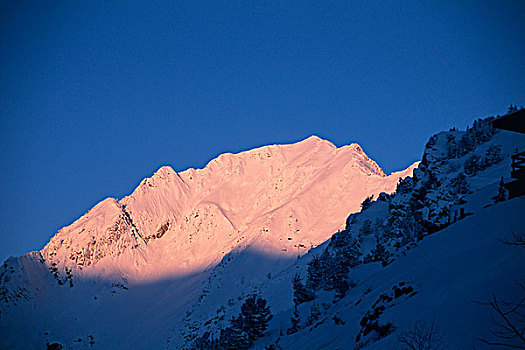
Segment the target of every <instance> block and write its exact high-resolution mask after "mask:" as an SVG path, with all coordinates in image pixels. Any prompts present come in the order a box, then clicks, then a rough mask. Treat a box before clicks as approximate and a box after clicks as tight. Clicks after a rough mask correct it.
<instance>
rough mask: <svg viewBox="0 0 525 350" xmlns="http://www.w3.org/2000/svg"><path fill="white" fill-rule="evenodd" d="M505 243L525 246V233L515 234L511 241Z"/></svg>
mask: <svg viewBox="0 0 525 350" xmlns="http://www.w3.org/2000/svg"><path fill="white" fill-rule="evenodd" d="M502 242H503V243H505V244H507V245H517V246H522V247H524V246H525V232H520V233H514V234H513V235H512V239H511V240H504V241H502Z"/></svg>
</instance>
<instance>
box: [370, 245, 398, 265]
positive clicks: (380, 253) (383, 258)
mask: <svg viewBox="0 0 525 350" xmlns="http://www.w3.org/2000/svg"><path fill="white" fill-rule="evenodd" d="M391 256H392V253H390V252H389V251H388V250H386V248H385V246H384V245H383V244H381V243H379V242H377V244H376V247H375V248H374V249H372V250H371V251H370V253H369V254H368V255H367V256H366V257H365V259H364V262H365V263H369V262H376V261H377V262H382V263H384V264H386V263H387V261H388V259H390V257H391Z"/></svg>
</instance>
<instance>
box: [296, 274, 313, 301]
mask: <svg viewBox="0 0 525 350" xmlns="http://www.w3.org/2000/svg"><path fill="white" fill-rule="evenodd" d="M292 283H293V302H294V303H295V305H296V306H297V305H299V304H302V303H305V302H307V301H310V300H314V299H315V294H314V293H313V291H311V290H309V289H308V288H306V287H305V286H304V284H303V281H302V280H301V276H300V275H299V274H298V273H297V274H295V276H294V278H293V281H292Z"/></svg>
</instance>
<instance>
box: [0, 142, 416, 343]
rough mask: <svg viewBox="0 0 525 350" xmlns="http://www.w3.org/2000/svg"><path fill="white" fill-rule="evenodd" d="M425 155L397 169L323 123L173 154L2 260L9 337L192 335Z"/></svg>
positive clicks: (164, 338)
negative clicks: (320, 132) (307, 131)
mask: <svg viewBox="0 0 525 350" xmlns="http://www.w3.org/2000/svg"><path fill="white" fill-rule="evenodd" d="M416 167H417V163H415V164H414V165H412V166H411V167H409V168H408V169H406V170H403V171H400V172H397V173H393V174H391V175H389V176H386V175H385V174H384V173H383V171H382V170H381V168H380V167H379V166H378V165H377V164H376V163H375V162H374V161H373V160H371V159H370V158H368V157H367V155H366V154H365V153H364V152H363V150H362V149H361V147H360V146H359V145H357V144H351V145H348V146H343V147H340V148H337V147H335V146H334V145H333V144H331V143H330V142H328V141H325V140H322V139H320V138H318V137H315V136H312V137H310V138H308V139H306V140H304V141H301V142H298V143H295V144H291V145H273V146H265V147H261V148H257V149H254V150H250V151H246V152H242V153H239V154H223V155H221V156H219V157H218V158H216V159H214V160H212V161H211V162H210V163H209V164H208V165H207V166H206V167H205V168H204V169H188V170H186V171H184V172H181V173H177V172H175V171H174V170H173V169H172V168H170V167H168V166H164V167H162V168H160V169H159V170H158V171H157V172H156V173H155V174H154V175H153V176H152V177H151V178H147V179H145V180H143V181H142V182H141V183H140V185H139V186H138V187H137V188H136V189H135V190H134V191H133V193H132V194H131V195H129V196H127V197H125V198H123V199H120V200H118V199H114V198H108V199H106V200H104V201H102V202H100V203H99V204H97V205H96V206H95V207H93V208H92V209H91V210H90V211H88V212H87V213H86V214H85V215H83V216H82V217H81V218H79V219H78V220H77V221H75V222H74V223H73V224H71V225H70V226H68V227H65V228H63V229H61V230H59V232H58V233H57V234H56V235H55V236H54V237H53V238H52V239H51V241H50V242H49V243H48V244H47V245H46V246H45V247H44V248H43V249H42V250H41V251H40V252H31V253H28V254H26V255H24V256H22V257H19V258H9V259H8V260H7V261H6V262H5V263H4V265H3V267H2V268H1V270H0V283H1V284H0V333H1V335H2V336H1V337H0V348H1V349H3V348H8V349H16V348H20V349H26V348H41V347H44V346H45V344H46V343H49V344H53V343H55V342H56V343H60V344H64V345H65V346H67V347H71V348H101V349H106V348H113V349H117V348H129V347H134V348H161V347H164V346H179V345H181V346H182V345H188V344H189V343H188V341H187V340H185V338H183V335H187V333H188V332H189V330H188V328H187V325H188V322H184V323H183V322H182V319H183V317H187V316H188V313H190V314H191V311H190V309H194V308H197V307H198V306H201V309H202V307H204V306H203V305H209V307H213V300H217V301H219V300H226V301H228V300H231V299H234V298H237V297H239V293H240V292H239V291H244V290H248V289H253V288H255V286H257V285H259V284H260V283H261V281H265V280H271V278H272V277H271V276H272V275H277V274H279V273H281V271H283V269H285V268H287V267H288V266H289V265H290V264H293V262H294V261H295V260H296V259H297V258H298V257H299V256H302V255H305V254H306V253H307V252H308V251H309V250H311V249H312V248H315V247H316V246H318V245H319V244H321V243H323V242H324V241H326V240H327V239H328V238H329V237H330V236H331V235H332V233H333V232H335V231H338V230H342V229H344V227H345V219H346V217H347V216H348V214H349V213H354V212H357V211H358V210H359V209H360V204H361V202H362V201H363V199H365V198H367V197H369V196H371V195H375V196H377V195H379V193H383V192H384V193H390V192H393V191H394V190H395V188H396V186H397V184H398V182H399V181H400V179H403V178H405V177H407V176H411V175H412V172H413V170H414V169H415V168H416ZM232 277H235V278H232ZM225 280H229V281H230V282H228V284H225V283H224V281H225ZM211 289H213V291H212V290H211ZM217 291H218V292H219V293H217ZM225 298H226V299H225ZM213 311H215V309H214V310H213ZM186 321H187V319H186ZM173 332H180V333H178V335H177V336H174V335H173ZM184 343H187V344H184ZM189 346H191V345H189Z"/></svg>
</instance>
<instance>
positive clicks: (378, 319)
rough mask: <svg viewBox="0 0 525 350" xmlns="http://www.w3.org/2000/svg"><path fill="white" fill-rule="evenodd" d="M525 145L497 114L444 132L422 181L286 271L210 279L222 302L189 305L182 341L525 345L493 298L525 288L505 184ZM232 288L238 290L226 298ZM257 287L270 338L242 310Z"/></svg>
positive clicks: (203, 344) (368, 207)
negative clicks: (496, 120)
mask: <svg viewBox="0 0 525 350" xmlns="http://www.w3.org/2000/svg"><path fill="white" fill-rule="evenodd" d="M523 147H525V137H523V136H522V135H515V134H512V133H507V132H497V131H495V130H493V128H492V124H491V120H490V119H485V120H477V121H476V122H474V125H473V126H472V127H471V128H468V129H467V130H466V131H457V130H451V131H449V132H442V133H439V134H437V135H434V136H433V137H431V138H430V140H429V141H428V143H427V145H426V146H425V151H424V155H423V158H422V161H421V164H420V165H419V167H418V168H417V169H416V170H414V174H413V177H407V178H405V179H404V180H400V182H399V184H398V186H397V190H396V192H395V193H392V194H390V195H389V194H386V193H382V194H380V195H379V196H378V197H377V198H374V197H373V196H371V197H369V198H367V199H366V200H364V201H363V203H362V211H361V212H359V213H356V214H352V215H350V216H349V217H348V219H347V224H346V228H345V229H344V230H342V231H339V232H337V233H335V234H334V235H333V236H332V237H331V239H329V240H328V241H327V242H326V243H325V244H323V245H320V246H319V247H317V248H314V249H312V250H311V251H310V252H309V253H308V254H306V255H304V256H301V257H299V258H298V259H297V261H296V262H295V263H294V264H292V265H291V266H290V267H289V268H287V269H285V270H284V271H283V272H282V273H280V274H278V275H276V276H268V280H267V281H262V282H261V283H260V284H258V285H248V286H246V287H245V288H243V289H236V290H235V291H234V292H232V291H231V290H228V291H224V289H229V287H230V286H235V276H236V272H237V271H238V269H239V267H237V268H236V269H233V268H232V270H231V271H230V270H228V269H227V268H223V269H222V270H221V271H220V272H219V273H218V275H219V276H221V277H220V278H222V279H223V282H222V286H224V287H223V288H219V289H216V288H213V287H214V285H213V283H211V284H210V288H209V290H208V291H207V293H208V294H206V295H205V298H209V299H210V300H212V302H209V303H206V302H202V301H199V302H198V303H196V304H195V305H194V307H193V309H192V310H191V311H190V312H188V314H187V316H186V318H185V320H184V324H185V326H184V327H181V328H180V329H176V330H175V331H174V335H173V338H172V339H170V340H171V341H172V342H174V343H175V344H173V348H179V347H181V348H186V349H193V348H197V349H242V348H250V347H253V348H258V349H259V348H266V349H338V348H339V349H348V348H356V349H360V348H369V349H399V348H407V349H412V348H414V349H438V348H444V349H448V348H450V349H452V348H453V349H467V348H468V349H470V348H477V349H480V348H486V347H488V346H489V345H488V343H498V342H502V341H503V343H505V341H506V342H507V343H506V344H510V345H513V344H521V345H522V346H523V343H522V342H521V341H522V340H520V339H519V337H518V336H517V335H516V334H512V330H511V331H510V334H509V333H508V331H509V327H506V329H501V327H499V328H498V324H500V325H501V324H504V323H505V321H504V319H503V318H501V316H500V315H499V314H498V313H497V311H496V310H495V309H494V307H491V306H490V305H487V304H488V303H489V302H491V301H492V302H493V306H494V300H496V301H499V304H498V305H503V306H502V307H503V311H504V312H506V311H508V310H510V309H511V308H512V307H513V306H516V304H512V303H518V302H520V301H521V300H522V297H523V296H525V289H524V288H523V285H525V280H524V277H525V276H524V275H523V266H525V251H524V247H523V246H520V245H519V243H520V242H521V243H523V239H524V235H525V229H524V227H525V219H524V218H523V213H524V212H525V203H524V200H523V198H517V199H513V200H507V198H506V193H505V191H504V189H503V187H502V185H501V184H502V182H501V179H502V178H505V179H506V180H507V181H508V180H509V179H508V177H509V175H510V164H509V163H510V154H511V153H514V152H515V151H516V149H518V148H519V149H522V148H523ZM506 243H507V244H506ZM509 243H517V244H509ZM241 268H244V269H249V268H250V267H249V266H245V267H241ZM224 293H226V294H228V295H230V296H233V295H234V294H237V298H230V299H229V300H227V301H225V298H224V297H223V298H221V296H222V295H223V294H224ZM254 295H257V296H258V297H259V298H262V299H264V301H265V302H267V303H268V305H269V307H270V308H271V312H272V314H273V317H272V318H271V319H270V320H268V321H264V322H263V321H261V324H262V325H263V326H264V327H265V328H268V330H267V331H266V333H265V335H264V336H262V337H260V338H259V337H252V336H250V327H251V326H250V325H246V324H245V325H243V324H242V322H240V321H239V318H240V317H242V314H241V315H235V314H236V312H237V310H238V309H239V306H240V305H242V303H243V302H245V300H246V298H253V296H254ZM494 296H496V299H493V298H494ZM220 302H224V304H222V305H221V304H220ZM505 303H511V304H505ZM523 311H525V304H523V305H521V307H520V308H518V311H517V312H515V313H511V314H510V315H509V316H508V317H509V318H510V319H511V322H513V323H514V324H515V325H516V326H517V327H520V328H518V329H520V330H522V329H523V327H525V324H524V321H525V320H524V318H523V317H522V316H520V315H523ZM518 312H521V314H518ZM498 317H499V318H498ZM504 332H507V333H504ZM498 335H500V337H498ZM503 336H504V337H510V339H504V338H503ZM417 342H420V343H421V342H422V343H421V344H422V347H417V346H416V345H415V344H416V343H417ZM520 342H521V343H520ZM411 346H414V347H411Z"/></svg>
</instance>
